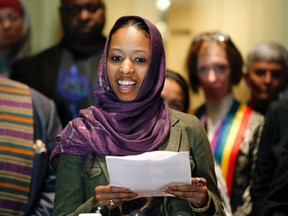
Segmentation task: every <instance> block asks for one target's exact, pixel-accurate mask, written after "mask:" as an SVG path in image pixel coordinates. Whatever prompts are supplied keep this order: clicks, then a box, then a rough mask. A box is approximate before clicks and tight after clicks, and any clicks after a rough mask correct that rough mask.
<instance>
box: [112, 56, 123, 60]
mask: <svg viewBox="0 0 288 216" xmlns="http://www.w3.org/2000/svg"><path fill="white" fill-rule="evenodd" d="M111 60H112V61H120V60H121V57H120V56H112V57H111Z"/></svg>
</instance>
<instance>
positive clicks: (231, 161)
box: [195, 101, 252, 196]
mask: <svg viewBox="0 0 288 216" xmlns="http://www.w3.org/2000/svg"><path fill="white" fill-rule="evenodd" d="M251 113H252V109H251V108H249V107H248V106H247V105H246V104H240V103H239V102H238V101H234V102H233V105H232V107H231V109H230V110H229V112H228V114H227V115H226V117H225V118H224V119H223V121H222V122H221V124H220V126H219V128H218V129H217V131H216V133H215V135H214V137H213V139H212V141H211V143H210V145H211V148H212V151H213V153H214V157H215V159H216V160H217V162H218V163H219V164H220V166H221V169H222V172H223V176H224V178H225V180H226V183H227V189H228V195H229V196H230V195H231V190H232V182H233V177H234V170H235V165H236V159H237V156H238V152H239V148H240V145H241V143H242V140H243V137H244V133H245V130H246V128H247V125H248V122H249V119H250V116H251ZM195 115H196V116H197V117H198V118H199V119H200V120H201V122H202V124H203V125H205V122H206V120H205V107H204V106H202V107H201V108H199V109H198V110H197V111H196V113H195Z"/></svg>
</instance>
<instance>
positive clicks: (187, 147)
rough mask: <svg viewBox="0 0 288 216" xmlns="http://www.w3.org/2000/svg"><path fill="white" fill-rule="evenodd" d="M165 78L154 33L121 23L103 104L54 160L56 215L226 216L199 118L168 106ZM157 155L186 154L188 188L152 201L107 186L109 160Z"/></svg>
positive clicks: (104, 77)
mask: <svg viewBox="0 0 288 216" xmlns="http://www.w3.org/2000/svg"><path fill="white" fill-rule="evenodd" d="M165 72H166V59H165V52H164V45H163V41H162V37H161V34H160V32H159V30H158V29H157V28H156V26H155V25H153V24H152V23H150V22H149V21H148V20H146V19H144V18H141V17H138V16H124V17H120V18H119V19H118V20H117V21H116V23H115V24H114V26H113V27H112V29H111V31H110V33H109V36H108V39H107V42H106V46H105V48H104V52H103V56H102V58H101V61H100V64H99V68H98V76H99V83H100V86H99V89H98V90H97V91H96V92H95V94H96V95H97V97H98V103H97V104H96V105H95V106H90V107H89V108H87V109H85V110H81V111H80V114H79V117H78V118H76V119H73V120H72V121H70V122H69V124H68V125H67V126H66V128H65V129H64V130H63V131H62V132H61V133H60V134H59V135H58V136H57V140H58V144H57V146H56V147H55V149H54V151H53V154H52V156H51V163H52V164H53V166H54V167H55V168H56V172H57V181H56V197H55V210H54V215H57V216H60V215H78V214H79V213H87V212H90V211H91V209H92V208H93V206H94V205H97V204H101V205H105V206H107V208H108V209H109V211H110V215H111V216H116V215H117V216H118V215H122V214H124V215H125V214H130V213H131V212H132V211H134V210H135V209H142V211H143V212H144V214H145V215H155V216H156V215H157V216H160V215H175V214H177V213H178V212H185V213H186V214H187V215H198V213H199V212H201V215H225V213H224V211H223V207H222V204H221V198H220V194H219V191H218V188H217V181H216V177H215V172H214V159H213V155H212V152H211V148H210V146H209V142H208V139H207V136H206V133H205V131H204V130H203V127H202V126H201V124H200V122H199V120H198V119H197V118H196V117H194V116H192V115H189V114H186V113H183V112H179V111H176V110H172V109H171V110H170V109H169V108H168V106H167V105H166V104H165V103H164V101H163V99H162V98H161V92H162V89H163V86H164V81H165ZM157 150H163V151H164V150H166V151H176V152H178V151H189V152H190V164H191V173H192V176H193V178H192V177H191V184H187V185H169V186H167V187H166V188H165V189H164V191H163V192H164V193H167V195H173V196H167V197H151V198H148V199H146V198H145V197H142V198H136V197H137V193H135V192H133V191H132V190H131V189H129V188H123V187H116V186H113V185H110V184H109V176H108V173H107V165H106V163H105V156H107V155H114V156H125V155H137V154H141V153H144V152H150V151H157ZM81 173H82V174H81Z"/></svg>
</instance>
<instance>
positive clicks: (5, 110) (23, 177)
mask: <svg viewBox="0 0 288 216" xmlns="http://www.w3.org/2000/svg"><path fill="white" fill-rule="evenodd" d="M33 141H34V132H33V109H32V99H31V95H30V91H29V88H28V86H26V85H24V84H21V83H18V82H14V81H11V80H8V79H6V78H3V77H0V215H13V216H15V215H24V210H25V208H26V205H27V203H28V195H29V191H30V183H31V176H32V166H33V156H34V152H35V151H34V149H33Z"/></svg>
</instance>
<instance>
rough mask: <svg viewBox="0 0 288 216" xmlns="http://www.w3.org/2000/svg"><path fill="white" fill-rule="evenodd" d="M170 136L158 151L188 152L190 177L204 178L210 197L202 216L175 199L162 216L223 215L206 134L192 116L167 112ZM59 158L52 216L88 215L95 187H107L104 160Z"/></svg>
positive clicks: (165, 201)
mask: <svg viewBox="0 0 288 216" xmlns="http://www.w3.org/2000/svg"><path fill="white" fill-rule="evenodd" d="M170 121H171V122H170V124H171V127H170V134H169V136H168V137H167V139H166V141H165V143H164V144H163V145H162V146H160V148H159V150H166V151H176V152H180V151H189V152H190V164H191V173H192V176H195V177H196V176H199V177H204V178H205V179H206V181H207V187H208V189H209V191H210V194H211V197H212V203H213V204H212V205H211V207H210V208H209V209H208V210H207V211H206V212H204V213H201V214H198V213H195V212H194V211H193V210H192V208H191V207H190V205H189V203H188V202H187V201H185V200H181V199H179V198H175V197H165V198H164V199H163V202H162V204H161V205H162V206H161V209H162V211H163V215H167V216H170V215H171V216H174V215H175V213H177V212H180V211H186V212H188V213H189V214H190V215H225V213H224V211H223V207H222V204H221V201H220V195H219V191H218V188H217V182H216V177H215V172H214V158H213V154H212V152H211V148H210V144H209V141H208V139H207V136H206V132H205V131H204V129H203V127H202V126H201V124H200V122H199V121H198V119H197V118H196V117H194V116H192V115H189V114H185V113H181V112H177V111H173V110H171V118H170ZM93 158H95V157H93V155H92V154H91V155H88V156H86V157H85V159H84V160H83V157H81V156H74V155H68V154H65V153H63V154H61V155H60V156H59V158H58V159H59V160H58V165H57V178H56V198H55V208H54V214H53V215H54V216H60V215H73V216H78V215H79V214H80V213H89V212H90V210H91V208H92V200H93V196H94V193H95V187H96V186H98V185H107V184H109V175H108V171H107V166H106V162H105V156H100V155H96V158H95V159H93Z"/></svg>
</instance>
